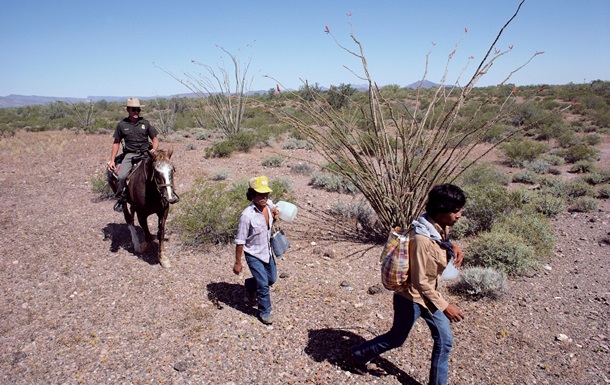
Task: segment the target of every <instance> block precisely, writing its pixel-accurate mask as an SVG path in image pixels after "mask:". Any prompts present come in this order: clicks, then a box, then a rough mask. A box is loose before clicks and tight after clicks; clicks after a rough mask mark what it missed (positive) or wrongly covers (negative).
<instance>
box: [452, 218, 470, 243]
mask: <svg viewBox="0 0 610 385" xmlns="http://www.w3.org/2000/svg"><path fill="white" fill-rule="evenodd" d="M470 227H471V224H470V220H469V219H468V218H467V217H466V216H464V215H462V217H461V218H460V220H459V221H457V223H456V224H455V225H453V226H452V227H451V233H450V235H451V238H452V239H462V238H464V237H465V236H467V235H468V234H470V233H472V231H471V230H470Z"/></svg>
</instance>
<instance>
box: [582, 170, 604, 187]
mask: <svg viewBox="0 0 610 385" xmlns="http://www.w3.org/2000/svg"><path fill="white" fill-rule="evenodd" d="M582 180H583V181H585V182H587V183H589V184H591V185H594V186H596V185H598V184H602V183H608V182H610V170H607V169H602V170H597V171H595V172H592V173H590V174H588V175H584V176H583V177H582Z"/></svg>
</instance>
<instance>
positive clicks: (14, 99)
mask: <svg viewBox="0 0 610 385" xmlns="http://www.w3.org/2000/svg"><path fill="white" fill-rule="evenodd" d="M420 83H421V87H422V88H435V87H438V86H439V85H438V84H435V83H432V82H429V81H427V80H424V81H423V82H415V83H411V84H409V85H408V86H406V88H412V89H417V87H418V86H420ZM351 87H352V88H354V89H356V90H358V91H367V90H368V89H369V87H368V85H367V84H351ZM320 88H321V89H322V90H323V91H328V88H327V87H320ZM267 92H268V91H266V90H257V91H249V92H248V95H260V94H265V93H267ZM196 97H198V96H197V94H195V93H184V94H175V95H170V96H137V98H139V99H140V100H151V99H156V98H166V99H169V98H196ZM127 98H128V97H127V96H87V97H86V98H70V97H58V96H36V95H13V94H11V95H8V96H0V108H9V107H25V106H31V105H35V104H40V105H45V104H49V103H52V102H56V101H62V102H66V103H81V102H99V101H100V100H105V101H107V102H123V101H125V100H127Z"/></svg>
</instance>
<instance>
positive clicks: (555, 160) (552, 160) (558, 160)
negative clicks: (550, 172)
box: [540, 154, 566, 166]
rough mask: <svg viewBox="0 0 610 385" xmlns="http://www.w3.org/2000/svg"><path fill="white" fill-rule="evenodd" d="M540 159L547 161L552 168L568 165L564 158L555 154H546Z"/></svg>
mask: <svg viewBox="0 0 610 385" xmlns="http://www.w3.org/2000/svg"><path fill="white" fill-rule="evenodd" d="M540 159H542V160H545V161H547V162H548V163H549V164H550V165H551V166H562V165H564V164H565V163H566V160H565V159H563V157H561V156H559V155H554V154H544V155H542V156H541V157H540Z"/></svg>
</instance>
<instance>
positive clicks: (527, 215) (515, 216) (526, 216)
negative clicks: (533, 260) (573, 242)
mask: <svg viewBox="0 0 610 385" xmlns="http://www.w3.org/2000/svg"><path fill="white" fill-rule="evenodd" d="M491 231H492V232H507V233H511V234H515V235H517V236H519V237H521V239H523V240H524V241H525V244H527V245H528V246H532V247H533V248H534V249H535V251H536V255H537V256H538V257H546V256H548V255H549V254H550V253H551V251H552V250H553V249H554V247H555V237H554V236H553V230H552V228H551V223H550V221H549V219H548V218H547V217H545V216H544V215H543V214H541V213H536V212H529V211H514V212H512V213H510V214H509V215H507V216H505V217H502V219H501V220H500V221H498V222H496V223H495V224H494V225H493V227H492V229H491Z"/></svg>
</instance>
